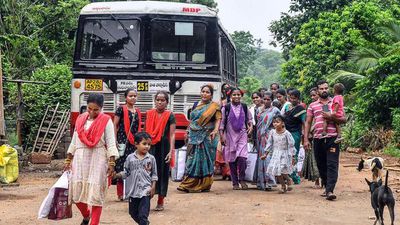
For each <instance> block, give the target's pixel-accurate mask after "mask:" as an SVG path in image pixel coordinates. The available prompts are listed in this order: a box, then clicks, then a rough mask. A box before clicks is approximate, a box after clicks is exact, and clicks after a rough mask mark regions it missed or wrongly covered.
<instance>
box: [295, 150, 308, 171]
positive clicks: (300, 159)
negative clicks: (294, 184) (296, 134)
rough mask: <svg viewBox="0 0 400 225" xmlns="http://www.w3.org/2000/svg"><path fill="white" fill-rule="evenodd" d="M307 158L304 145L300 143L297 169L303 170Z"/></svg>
mask: <svg viewBox="0 0 400 225" xmlns="http://www.w3.org/2000/svg"><path fill="white" fill-rule="evenodd" d="M305 158H306V153H305V151H304V148H303V145H300V149H299V154H298V156H297V165H296V167H297V171H298V172H301V170H302V169H303V163H304V159H305Z"/></svg>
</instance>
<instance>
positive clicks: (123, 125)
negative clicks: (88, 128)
mask: <svg viewBox="0 0 400 225" xmlns="http://www.w3.org/2000/svg"><path fill="white" fill-rule="evenodd" d="M124 96H125V105H121V106H119V107H118V108H117V110H116V111H115V116H114V129H115V134H116V140H117V143H118V146H117V148H118V153H119V159H118V160H117V161H116V166H115V172H117V173H119V172H122V171H124V163H125V160H126V158H127V157H128V155H130V154H131V153H133V152H134V151H135V145H134V143H135V139H134V135H135V134H136V132H138V131H141V127H140V125H141V113H140V110H139V108H137V107H135V103H136V99H137V91H136V90H135V89H133V88H128V89H127V90H126V91H125V93H124ZM113 184H116V185H117V196H118V199H119V200H120V201H123V200H124V198H123V196H124V183H123V180H122V179H115V180H113Z"/></svg>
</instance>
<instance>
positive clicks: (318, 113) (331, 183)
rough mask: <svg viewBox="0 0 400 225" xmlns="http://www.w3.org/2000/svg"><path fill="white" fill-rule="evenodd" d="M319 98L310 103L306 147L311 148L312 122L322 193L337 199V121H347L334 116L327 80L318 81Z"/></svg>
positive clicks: (339, 122)
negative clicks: (312, 124) (325, 128)
mask: <svg viewBox="0 0 400 225" xmlns="http://www.w3.org/2000/svg"><path fill="white" fill-rule="evenodd" d="M318 95H319V99H318V100H317V101H315V102H313V103H311V104H310V106H309V107H308V109H307V119H306V124H305V132H304V147H305V149H306V150H310V148H311V145H310V142H309V139H308V134H309V132H310V127H311V123H312V121H313V120H315V124H314V137H313V138H314V155H315V159H316V161H317V166H318V170H319V173H320V176H321V180H322V186H324V187H325V192H324V193H323V194H322V196H323V197H326V199H327V200H334V199H336V195H335V194H334V193H333V192H334V189H335V186H336V182H337V179H338V170H339V144H335V139H336V137H337V135H338V134H337V130H336V126H335V123H338V124H342V123H345V122H346V121H345V119H338V118H336V117H334V116H332V114H331V112H330V109H331V108H332V99H331V98H330V97H329V85H328V83H327V82H326V81H319V82H318ZM324 120H326V121H327V123H328V126H327V130H326V132H327V134H326V135H325V136H323V135H322V133H323V131H324Z"/></svg>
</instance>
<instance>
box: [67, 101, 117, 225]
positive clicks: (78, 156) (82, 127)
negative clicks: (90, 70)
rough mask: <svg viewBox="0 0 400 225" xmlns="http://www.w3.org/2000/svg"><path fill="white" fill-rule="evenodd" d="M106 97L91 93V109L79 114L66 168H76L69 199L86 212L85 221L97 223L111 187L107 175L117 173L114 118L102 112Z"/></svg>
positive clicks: (88, 105) (81, 210)
mask: <svg viewBox="0 0 400 225" xmlns="http://www.w3.org/2000/svg"><path fill="white" fill-rule="evenodd" d="M103 103H104V97H103V95H101V94H98V93H90V94H89V97H88V99H87V112H85V113H83V114H81V115H79V117H78V119H77V120H76V127H75V131H74V134H73V136H72V140H71V144H70V146H69V148H68V152H67V158H66V159H65V166H64V170H65V171H68V170H72V173H71V180H70V182H69V200H71V201H69V202H70V203H72V202H73V203H75V204H76V206H77V207H78V209H79V211H80V212H81V214H82V216H83V221H82V223H81V225H86V224H89V221H90V224H91V225H97V224H99V222H100V216H101V211H102V207H103V205H104V201H105V198H106V192H107V187H108V183H107V181H108V179H107V177H111V176H112V175H113V173H114V167H115V159H116V158H118V150H117V147H116V144H115V135H114V126H113V123H112V120H111V118H110V117H109V116H108V115H106V114H104V113H103V112H101V110H102V108H103ZM89 208H91V210H89Z"/></svg>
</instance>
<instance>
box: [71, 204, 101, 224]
mask: <svg viewBox="0 0 400 225" xmlns="http://www.w3.org/2000/svg"><path fill="white" fill-rule="evenodd" d="M76 207H78V209H79V211H81V214H82V216H83V217H84V218H88V217H90V210H89V207H88V205H87V204H86V203H82V202H78V203H76ZM102 208H103V207H101V206H92V216H91V218H90V225H98V224H99V223H100V216H101V210H102Z"/></svg>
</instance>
